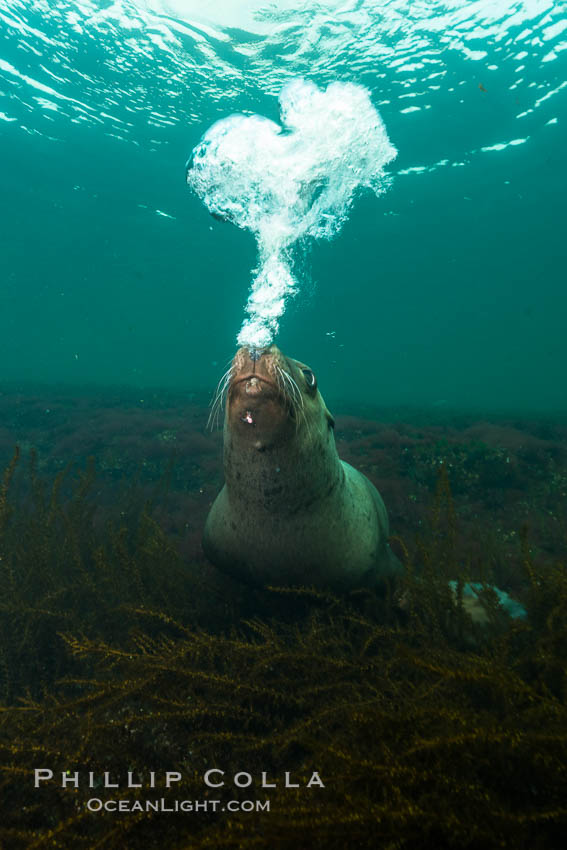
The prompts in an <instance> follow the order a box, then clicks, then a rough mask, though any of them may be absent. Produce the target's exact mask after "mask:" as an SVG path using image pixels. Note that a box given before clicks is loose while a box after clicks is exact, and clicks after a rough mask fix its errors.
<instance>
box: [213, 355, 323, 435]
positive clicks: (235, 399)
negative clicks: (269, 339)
mask: <svg viewBox="0 0 567 850" xmlns="http://www.w3.org/2000/svg"><path fill="white" fill-rule="evenodd" d="M225 424H226V429H227V430H228V431H229V432H230V434H231V436H232V439H233V440H236V441H237V442H238V443H242V444H243V445H246V446H249V447H253V448H255V449H257V450H258V451H265V450H269V449H275V448H277V447H280V446H283V445H284V444H286V443H288V442H290V441H291V440H293V439H294V438H295V436H296V435H297V433H298V431H299V430H301V431H302V432H304V434H303V442H311V441H312V440H315V439H320V436H321V434H322V433H323V434H324V433H326V432H328V431H329V429H332V428H334V425H335V422H334V419H333V417H332V416H331V414H330V413H329V411H328V410H327V407H326V405H325V402H324V401H323V398H322V396H321V394H320V393H319V389H318V387H317V379H316V377H315V374H314V372H313V370H312V369H310V367H309V366H307V365H306V364H305V363H301V362H300V361H299V360H294V359H293V358H291V357H285V356H284V355H283V354H282V352H281V351H280V350H279V348H277V346H275V345H271V346H270V347H269V348H266V349H262V350H257V349H249V348H240V349H239V350H238V351H237V352H236V355H235V357H234V360H233V361H232V367H231V370H230V378H229V382H228V393H227V404H226V422H225Z"/></svg>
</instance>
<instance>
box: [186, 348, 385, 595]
mask: <svg viewBox="0 0 567 850" xmlns="http://www.w3.org/2000/svg"><path fill="white" fill-rule="evenodd" d="M226 384H228V392H227V398H226V412H225V423H224V473H225V482H226V483H225V485H224V487H223V488H222V490H221V492H220V493H219V495H218V496H217V498H216V500H215V502H214V503H213V506H212V508H211V510H210V513H209V515H208V518H207V521H206V524H205V530H204V536H203V548H204V550H205V553H206V555H207V557H208V558H209V560H210V561H212V563H213V564H215V565H216V566H217V567H219V568H220V569H222V570H223V571H225V572H228V573H230V574H232V575H233V576H234V577H236V578H238V579H241V580H244V581H247V582H251V583H254V584H257V585H308V586H315V587H317V588H331V589H336V590H348V589H351V588H356V587H360V586H375V585H377V584H380V583H383V582H384V580H385V579H386V578H388V577H389V576H392V575H394V574H396V573H398V572H399V571H400V570H401V565H400V564H399V562H398V560H397V559H396V557H395V556H394V555H393V553H392V552H391V550H390V547H389V545H388V516H387V513H386V508H385V507H384V502H383V501H382V498H381V496H380V494H379V493H378V491H377V490H376V488H375V487H374V485H373V484H371V482H370V481H369V480H368V479H367V478H366V477H365V476H364V475H362V473H360V472H358V471H357V470H356V469H354V468H353V467H352V466H350V465H349V464H348V463H345V461H342V460H340V458H339V456H338V454H337V449H336V445H335V436H334V430H333V429H334V425H335V422H334V419H333V417H332V416H331V414H330V413H329V411H328V410H327V407H326V405H325V402H324V401H323V397H322V396H321V394H320V392H319V390H318V388H317V380H316V378H315V375H314V373H313V371H312V370H311V369H310V368H309V366H306V365H305V363H301V362H299V361H298V360H293V359H292V358H290V357H285V356H284V355H283V354H282V352H281V351H280V350H279V349H278V348H277V347H276V346H275V345H271V346H270V347H269V348H267V349H264V350H263V351H254V350H253V351H250V350H248V349H247V348H241V349H239V351H238V352H237V353H236V356H235V357H234V360H233V362H232V366H231V368H230V370H229V372H228V373H227V375H226V378H225V382H224V384H223V386H224V385H226Z"/></svg>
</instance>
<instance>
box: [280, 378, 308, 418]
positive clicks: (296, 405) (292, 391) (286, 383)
mask: <svg viewBox="0 0 567 850" xmlns="http://www.w3.org/2000/svg"><path fill="white" fill-rule="evenodd" d="M276 368H277V370H278V372H279V374H280V376H281V378H282V381H283V393H284V395H285V397H286V398H287V399H288V402H289V403H290V405H291V408H292V410H293V412H294V414H296V421H297V416H298V415H299V413H300V411H301V410H302V408H303V399H302V398H301V396H299V397H298V394H297V384H295V386H294V384H293V383H292V382H291V376H290V375H289V374H288V373H287V372H285V371H284V370H283V369H282V368H281V367H280V366H277V367H276Z"/></svg>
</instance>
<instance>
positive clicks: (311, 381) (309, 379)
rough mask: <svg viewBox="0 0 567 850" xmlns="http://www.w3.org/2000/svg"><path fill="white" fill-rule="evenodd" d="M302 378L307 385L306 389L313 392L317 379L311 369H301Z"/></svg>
mask: <svg viewBox="0 0 567 850" xmlns="http://www.w3.org/2000/svg"><path fill="white" fill-rule="evenodd" d="M301 371H302V372H303V376H304V378H305V383H306V384H307V389H309V390H314V389H315V388H316V386H317V378H316V377H315V375H314V374H313V372H312V371H311V369H302V370H301Z"/></svg>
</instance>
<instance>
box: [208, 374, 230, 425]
mask: <svg viewBox="0 0 567 850" xmlns="http://www.w3.org/2000/svg"><path fill="white" fill-rule="evenodd" d="M233 371H234V370H233V367H232V365H230V366H229V367H228V369H227V370H226V372H225V373H224V375H223V376H222V378H221V379H220V381H219V382H218V384H217V388H216V391H215V394H214V397H213V401H212V403H211V412H210V413H209V418H208V420H207V428H210V429H211V430H213V428H215V427H216V426H217V425H218V419H219V416H220V411H221V410H222V407H223V404H224V399H225V395H226V389H227V387H228V385H229V383H230V379H231V378H232V375H233Z"/></svg>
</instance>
